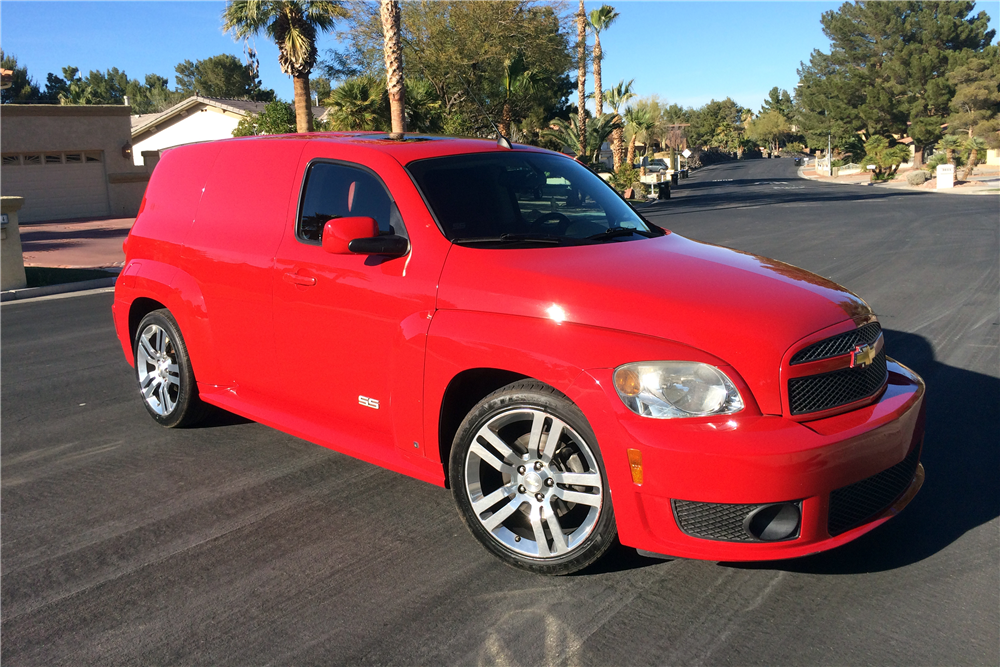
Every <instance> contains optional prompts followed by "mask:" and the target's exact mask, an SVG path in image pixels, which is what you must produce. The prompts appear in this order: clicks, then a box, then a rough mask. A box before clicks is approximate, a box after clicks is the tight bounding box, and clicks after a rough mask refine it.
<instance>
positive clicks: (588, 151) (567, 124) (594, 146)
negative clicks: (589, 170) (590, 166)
mask: <svg viewBox="0 0 1000 667" xmlns="http://www.w3.org/2000/svg"><path fill="white" fill-rule="evenodd" d="M616 127H619V128H620V127H621V122H620V121H619V120H617V117H616V116H615V114H610V113H606V114H604V115H603V116H600V117H598V118H592V119H591V122H589V123H587V135H586V140H585V142H584V144H583V145H582V146H581V145H580V131H579V130H580V127H579V125H577V122H576V118H570V119H569V120H563V119H562V118H557V119H555V120H554V121H552V125H551V126H550V128H549V129H546V130H542V131H541V136H543V137H550V138H553V139H555V140H556V141H558V142H559V143H560V144H562V145H563V146H565V147H566V148H569V149H570V150H571V151H573V153H575V154H576V155H577V156H579V158H580V161H581V162H596V161H597V159H598V158H599V156H600V151H601V145H602V144H603V143H604V142H605V141H607V140H608V137H609V136H611V133H612V132H614V130H615V128H616Z"/></svg>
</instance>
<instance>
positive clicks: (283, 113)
mask: <svg viewBox="0 0 1000 667" xmlns="http://www.w3.org/2000/svg"><path fill="white" fill-rule="evenodd" d="M293 132H295V110H294V109H293V108H292V107H291V106H290V105H289V104H288V103H286V102H282V101H280V100H273V101H271V102H268V103H267V106H265V107H264V110H263V111H261V112H260V113H259V114H254V113H252V114H247V115H246V116H244V117H243V118H241V119H240V122H239V123H237V124H236V129H235V130H233V136H234V137H255V136H258V135H261V134H291V133H293Z"/></svg>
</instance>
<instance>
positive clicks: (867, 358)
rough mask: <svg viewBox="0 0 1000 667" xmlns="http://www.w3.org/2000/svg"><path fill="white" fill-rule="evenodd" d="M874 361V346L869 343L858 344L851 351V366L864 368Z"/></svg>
mask: <svg viewBox="0 0 1000 667" xmlns="http://www.w3.org/2000/svg"><path fill="white" fill-rule="evenodd" d="M873 361H875V348H874V347H872V346H871V345H858V346H857V347H856V348H854V351H853V352H851V368H854V367H855V366H860V367H861V368H865V367H866V366H869V365H870V364H871V363H872V362H873Z"/></svg>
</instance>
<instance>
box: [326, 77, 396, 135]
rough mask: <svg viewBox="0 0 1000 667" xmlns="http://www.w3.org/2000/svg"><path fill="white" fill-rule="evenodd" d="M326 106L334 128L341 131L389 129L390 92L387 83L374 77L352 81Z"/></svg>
mask: <svg viewBox="0 0 1000 667" xmlns="http://www.w3.org/2000/svg"><path fill="white" fill-rule="evenodd" d="M324 105H325V106H327V107H329V111H328V112H327V116H328V117H329V119H330V128H331V129H332V130H338V131H358V130H385V129H387V128H386V123H385V118H386V116H387V115H388V109H387V106H388V92H387V88H386V85H385V81H383V80H382V79H381V78H379V77H376V76H374V75H372V74H363V75H361V76H359V77H355V78H353V79H348V80H347V81H345V82H344V83H342V84H340V85H339V86H337V87H336V88H334V89H333V91H332V92H331V93H330V97H328V98H327V99H326V100H325V102H324Z"/></svg>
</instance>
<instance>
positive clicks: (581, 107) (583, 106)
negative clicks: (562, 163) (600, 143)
mask: <svg viewBox="0 0 1000 667" xmlns="http://www.w3.org/2000/svg"><path fill="white" fill-rule="evenodd" d="M576 92H577V102H576V129H577V132H579V133H580V140H579V145H580V146H581V147H582V146H586V144H587V12H586V10H585V9H584V8H583V0H580V11H579V12H577V14H576Z"/></svg>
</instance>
